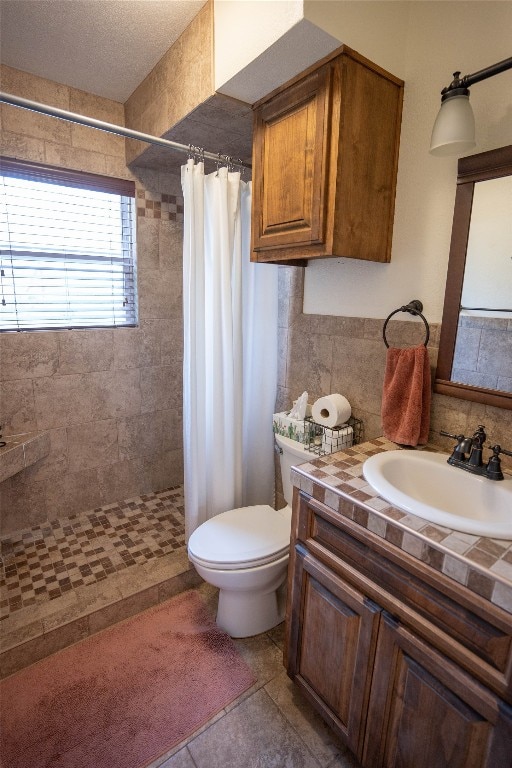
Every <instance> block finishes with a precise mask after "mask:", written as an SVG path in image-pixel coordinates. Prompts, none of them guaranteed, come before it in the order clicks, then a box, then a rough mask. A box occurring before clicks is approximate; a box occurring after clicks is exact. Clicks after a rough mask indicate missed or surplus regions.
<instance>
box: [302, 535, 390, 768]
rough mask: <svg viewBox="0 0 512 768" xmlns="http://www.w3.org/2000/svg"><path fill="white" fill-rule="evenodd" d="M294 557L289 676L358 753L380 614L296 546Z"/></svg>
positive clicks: (372, 605) (355, 591) (358, 594)
mask: <svg viewBox="0 0 512 768" xmlns="http://www.w3.org/2000/svg"><path fill="white" fill-rule="evenodd" d="M295 557H296V570H295V575H294V580H293V585H292V595H291V600H292V606H291V614H290V618H289V621H290V627H289V639H290V646H289V652H288V674H289V675H290V677H291V678H292V679H293V680H295V682H296V683H297V684H298V685H299V686H300V688H301V689H302V691H303V692H304V693H305V695H306V697H307V698H308V699H309V700H310V701H311V703H312V704H313V706H314V707H315V708H316V709H317V710H318V711H319V712H320V714H321V715H322V717H323V718H324V719H325V720H326V721H327V722H328V724H329V725H330V726H331V727H332V728H333V729H334V730H335V731H336V732H337V733H338V735H339V736H340V737H341V738H342V740H343V741H344V742H345V743H346V744H347V746H349V747H350V749H351V750H352V751H353V752H354V753H355V754H358V753H359V751H360V748H361V746H362V737H363V731H364V724H365V712H366V708H367V703H368V694H369V686H370V674H371V667H372V663H373V657H374V654H375V647H376V640H377V627H378V623H379V613H380V609H379V608H378V607H377V606H376V605H374V604H373V603H372V602H371V601H369V600H367V599H366V598H365V597H364V595H362V594H361V593H360V592H358V591H357V590H355V589H353V588H352V587H350V586H349V585H348V584H345V583H344V582H343V581H342V580H341V579H339V578H338V577H337V576H336V575H335V574H333V573H332V572H331V571H329V569H327V568H326V567H325V566H324V565H322V564H321V563H320V562H319V561H317V560H315V558H313V557H312V556H311V555H309V554H306V552H305V551H304V550H302V548H301V547H300V546H299V547H297V548H296V553H295Z"/></svg>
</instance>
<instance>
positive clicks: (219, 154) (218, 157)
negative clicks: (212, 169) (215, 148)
mask: <svg viewBox="0 0 512 768" xmlns="http://www.w3.org/2000/svg"><path fill="white" fill-rule="evenodd" d="M221 163H222V154H221V153H220V152H217V171H216V173H215V175H216V176H218V175H219V168H220V164H221Z"/></svg>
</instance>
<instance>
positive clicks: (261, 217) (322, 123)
mask: <svg viewBox="0 0 512 768" xmlns="http://www.w3.org/2000/svg"><path fill="white" fill-rule="evenodd" d="M331 80H332V71H331V69H330V68H329V67H324V68H323V69H319V70H317V71H315V72H313V73H312V74H311V75H310V76H309V77H307V78H303V79H302V80H300V82H298V83H297V84H296V85H295V86H293V87H292V88H290V89H289V90H287V91H286V92H284V93H279V94H278V95H277V96H276V97H275V98H274V99H273V100H271V101H269V102H268V103H266V104H265V106H264V107H262V108H261V110H259V111H258V112H257V113H255V117H254V145H253V166H255V167H257V168H260V174H259V177H258V178H257V180H256V184H257V186H255V187H254V193H253V194H254V197H253V220H254V221H257V222H258V224H257V226H254V227H253V234H252V250H253V251H254V252H256V253H258V254H259V253H260V252H262V251H263V252H266V251H268V250H269V249H278V248H283V247H290V246H293V248H294V250H293V257H294V258H297V250H296V248H297V247H298V246H308V245H310V244H312V245H313V247H315V244H320V246H319V247H320V249H321V250H322V251H324V250H325V227H326V223H325V195H326V187H327V178H328V173H327V167H328V163H327V156H328V150H329V140H328V137H329V134H330V115H331V93H332V90H331ZM303 113H304V117H305V122H306V125H305V127H304V128H303V130H306V131H307V132H308V136H309V137H310V142H311V146H309V147H308V146H306V148H305V150H304V163H305V166H304V170H305V175H304V178H303V183H304V192H303V199H302V209H303V211H302V215H299V216H298V217H297V214H296V218H290V219H289V220H286V221H284V220H283V221H281V222H279V223H277V222H276V223H274V224H272V223H271V222H269V221H268V219H267V217H268V209H269V208H271V201H270V200H269V196H270V191H269V189H270V188H271V189H272V190H274V187H275V186H277V184H276V185H272V183H271V182H270V181H269V176H270V168H269V160H268V154H269V152H271V151H273V152H274V155H275V152H276V149H275V146H274V142H275V139H274V140H273V141H271V137H270V132H271V131H272V130H274V128H276V127H278V126H279V125H280V124H281V123H283V126H284V124H285V123H286V126H287V127H286V129H284V128H283V129H284V133H285V138H286V137H287V134H288V132H289V130H290V128H289V126H288V123H289V122H290V121H292V120H296V119H297V117H298V116H301V115H302V114H303ZM313 116H314V125H310V123H311V122H312V120H313ZM313 137H314V138H313ZM281 140H283V139H281ZM286 140H288V139H287V138H286ZM278 154H279V156H280V157H281V156H283V159H284V161H285V163H286V164H287V163H288V157H287V154H288V155H289V153H286V151H284V152H279V153H278ZM298 157H299V159H300V156H298ZM285 191H286V190H285V189H283V186H282V185H279V189H278V190H274V194H277V192H278V194H277V196H278V197H280V196H281V195H284V193H285ZM297 213H298V212H297Z"/></svg>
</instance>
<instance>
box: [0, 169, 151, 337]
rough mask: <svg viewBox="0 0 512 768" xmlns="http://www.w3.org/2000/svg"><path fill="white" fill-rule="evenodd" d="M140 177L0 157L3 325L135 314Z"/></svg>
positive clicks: (106, 321)
mask: <svg viewBox="0 0 512 768" xmlns="http://www.w3.org/2000/svg"><path fill="white" fill-rule="evenodd" d="M134 197H135V185H134V183H133V182H130V181H126V180H123V179H112V178H110V177H104V176H97V175H95V174H89V173H80V172H76V171H66V170H64V169H60V168H53V167H50V166H42V165H38V164H34V163H24V162H21V161H17V160H10V159H5V158H2V159H1V160H0V262H1V263H0V302H1V303H0V330H3V331H6V330H44V329H53V328H90V327H97V328H98V327H113V326H133V325H135V324H136V322H137V302H136V298H137V297H136V273H135V228H134V212H135V206H134Z"/></svg>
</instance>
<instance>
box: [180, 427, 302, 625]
mask: <svg viewBox="0 0 512 768" xmlns="http://www.w3.org/2000/svg"><path fill="white" fill-rule="evenodd" d="M275 438H276V442H277V445H278V446H279V449H280V452H281V456H280V460H281V476H282V478H283V492H284V498H285V500H286V503H287V506H286V507H283V509H280V510H277V511H276V510H275V509H272V507H269V506H267V505H260V506H255V507H241V508H240V509H231V510H229V511H228V512H222V513H221V514H220V515H217V516H216V517H212V518H211V519H210V520H207V521H206V522H205V523H203V524H202V525H200V526H199V528H196V530H195V531H194V532H193V534H192V535H191V537H190V539H189V542H188V556H189V559H190V561H191V562H192V563H193V564H194V566H195V568H196V570H197V572H198V574H199V575H200V576H201V577H202V578H203V579H204V580H205V581H206V582H208V583H209V584H213V586H215V587H218V588H219V590H220V591H219V605H218V609H217V624H218V625H219V626H220V627H221V628H222V629H224V630H225V631H226V632H227V633H228V634H229V635H231V637H251V636H252V635H259V634H260V632H266V631H267V630H269V629H272V627H275V626H276V625H277V624H279V623H280V622H281V621H282V620H283V618H284V611H285V600H284V586H285V579H286V574H287V566H288V557H289V550H290V529H291V517H292V510H291V503H292V484H291V481H290V469H291V467H292V466H293V465H295V464H302V463H304V462H305V461H308V460H309V459H310V458H311V454H310V452H309V451H308V450H307V448H305V447H304V446H303V445H301V444H300V443H298V442H297V441H295V440H290V439H289V438H287V437H282V436H281V435H276V436H275Z"/></svg>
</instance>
